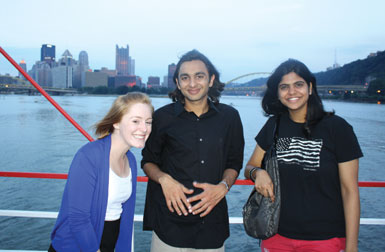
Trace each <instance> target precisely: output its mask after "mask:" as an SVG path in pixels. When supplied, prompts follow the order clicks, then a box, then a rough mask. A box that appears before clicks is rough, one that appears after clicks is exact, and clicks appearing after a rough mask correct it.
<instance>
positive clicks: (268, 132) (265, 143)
mask: <svg viewBox="0 0 385 252" xmlns="http://www.w3.org/2000/svg"><path fill="white" fill-rule="evenodd" d="M275 121H276V120H275V117H270V118H269V119H268V120H267V122H266V123H265V125H264V126H263V127H262V129H261V130H260V131H259V133H258V135H257V136H256V137H255V141H256V142H257V144H258V145H259V147H261V148H262V149H263V150H264V151H267V150H268V149H269V148H270V146H271V144H272V143H273V131H274V126H275Z"/></svg>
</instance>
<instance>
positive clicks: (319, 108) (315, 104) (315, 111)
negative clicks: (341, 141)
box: [262, 59, 334, 137]
mask: <svg viewBox="0 0 385 252" xmlns="http://www.w3.org/2000/svg"><path fill="white" fill-rule="evenodd" d="M291 72H293V73H296V74H297V75H298V76H300V77H301V78H303V79H304V80H305V81H306V84H307V85H308V86H310V83H312V93H311V95H309V99H308V101H307V113H306V121H305V124H304V133H305V136H306V137H310V134H311V129H312V128H313V127H314V126H315V125H316V124H317V123H318V122H319V121H320V120H321V119H322V118H323V117H324V116H326V115H332V114H334V112H326V111H325V110H324V107H323V105H322V101H321V98H320V97H319V95H318V92H317V81H316V78H315V77H314V75H313V74H312V73H311V72H310V70H309V69H308V68H307V67H306V65H305V64H303V63H302V62H300V61H298V60H295V59H289V60H287V61H285V62H283V63H281V64H280V65H279V66H278V67H277V69H275V71H274V72H273V74H272V75H271V76H270V77H269V79H268V80H267V90H266V93H265V95H264V96H263V99H262V108H263V110H264V111H265V115H266V116H269V115H281V114H284V113H288V109H287V107H286V106H284V105H283V104H282V103H281V102H280V100H279V99H278V84H279V83H280V82H281V80H282V77H283V76H284V75H286V74H288V73H291Z"/></svg>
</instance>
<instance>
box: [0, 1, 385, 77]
mask: <svg viewBox="0 0 385 252" xmlns="http://www.w3.org/2000/svg"><path fill="white" fill-rule="evenodd" d="M42 6H44V8H50V9H53V10H60V11H53V12H49V13H45V15H47V16H46V17H45V18H36V15H38V13H39V11H40V10H41V8H42ZM383 9H385V2H383V1H377V0H376V1H375V0H369V1H366V2H364V3H363V2H362V1H356V0H353V1H346V0H343V1H331V0H325V1H322V2H319V1H304V0H300V1H299V0H298V1H290V2H287V1H280V0H275V1H266V0H263V1H253V0H241V1H237V2H236V3H234V2H233V1H229V0H222V1H219V0H213V1H207V2H206V1H203V0H197V1H196V2H194V4H193V5H189V4H187V3H184V2H183V1H182V2H181V1H171V0H166V1H162V2H158V1H152V0H151V1H150V0H145V1H140V2H138V1H127V0H125V1H123V0H121V1H119V0H117V1H112V2H103V1H96V2H95V1H88V0H85V1H74V0H68V1H66V2H51V1H46V0H37V1H33V2H30V1H26V0H21V1H18V2H13V1H6V2H5V3H3V4H2V10H3V13H4V16H3V20H5V21H3V22H1V24H0V30H1V34H2V36H1V37H0V46H2V47H3V48H4V49H5V50H6V51H7V52H8V53H9V54H10V55H11V56H12V57H13V58H14V59H15V60H16V61H17V62H18V63H19V62H20V61H21V60H24V61H25V62H26V64H27V68H28V69H30V68H31V67H32V65H33V64H35V62H36V61H37V60H38V59H39V58H40V47H41V45H42V44H53V45H55V46H56V52H57V55H56V56H57V58H58V57H59V56H60V55H61V54H62V53H63V52H64V51H65V50H69V51H70V52H71V54H72V55H79V53H80V52H81V51H86V52H87V53H88V56H89V63H90V68H91V69H100V68H102V67H107V68H108V69H115V45H116V44H118V45H126V44H128V45H129V46H130V56H131V55H132V58H133V59H135V74H136V75H138V76H141V77H142V79H143V80H147V79H148V76H158V77H160V78H161V80H162V79H163V77H164V76H166V75H167V71H168V65H169V64H171V63H173V62H174V63H176V62H177V61H178V59H179V58H178V57H180V56H181V55H182V54H183V53H185V52H187V51H189V50H191V49H194V48H195V49H198V50H199V51H201V52H202V53H204V54H206V55H207V56H208V58H209V59H210V60H211V61H212V62H213V63H214V65H215V66H216V67H217V68H218V70H219V72H220V73H221V77H222V80H223V81H228V80H230V79H233V78H235V77H237V76H240V75H243V74H247V73H250V72H258V71H261V72H269V71H272V70H273V69H274V68H275V67H277V66H278V64H279V63H281V62H282V61H284V60H286V59H287V58H297V59H299V60H301V61H303V62H304V63H305V64H307V65H308V66H309V68H310V70H311V71H313V72H319V71H325V70H326V68H327V67H330V66H332V65H333V64H334V63H335V54H336V55H337V57H336V58H337V63H338V64H340V65H344V64H346V63H350V62H352V61H355V60H357V59H364V58H366V57H367V55H369V54H370V53H372V52H377V51H383V50H385V46H384V45H385V33H384V32H381V30H383V27H384V25H385V20H384V19H383V18H381V16H382V10H383ZM68 13H71V14H72V15H71V16H72V18H71V19H68V18H67V17H68V16H67V14H68ZM47 20H49V21H47ZM5 73H10V74H11V75H13V76H16V75H17V72H16V70H15V69H13V68H12V66H11V65H10V64H9V63H8V62H6V60H5V59H4V58H3V57H0V74H5Z"/></svg>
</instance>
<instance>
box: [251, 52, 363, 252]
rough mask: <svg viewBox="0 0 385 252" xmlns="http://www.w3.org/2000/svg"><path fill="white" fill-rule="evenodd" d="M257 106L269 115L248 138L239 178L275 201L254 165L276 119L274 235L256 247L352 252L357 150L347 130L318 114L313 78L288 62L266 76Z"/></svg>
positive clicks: (326, 115)
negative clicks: (252, 143)
mask: <svg viewBox="0 0 385 252" xmlns="http://www.w3.org/2000/svg"><path fill="white" fill-rule="evenodd" d="M262 107H263V110H264V112H265V114H266V115H268V116H271V117H270V118H269V119H268V121H267V122H266V124H265V125H264V127H263V128H262V129H261V131H260V132H259V133H258V135H257V136H256V138H255V139H256V141H257V145H256V148H255V150H254V152H253V154H252V156H251V158H250V160H249V161H248V163H247V166H246V169H245V176H246V177H247V178H250V179H252V180H253V181H255V188H256V190H257V191H258V192H259V193H261V194H263V195H264V196H265V197H270V198H271V199H272V200H274V191H273V184H272V181H271V179H270V177H269V175H268V174H267V172H266V171H265V170H263V169H260V168H259V167H261V163H262V159H263V157H264V154H265V151H266V150H268V148H269V147H270V146H271V144H272V141H273V129H274V126H275V124H276V119H277V117H280V123H279V126H278V127H279V131H278V132H279V133H278V138H277V144H276V149H277V158H278V164H279V172H280V181H281V215H280V222H279V228H278V234H276V235H274V236H273V237H271V238H269V239H266V240H263V241H262V244H261V250H262V251H269V252H274V251H330V252H333V251H336V252H340V251H344V250H345V251H346V252H347V251H357V243H358V230H359V221H360V201H359V191H358V159H359V158H360V157H362V152H361V149H360V146H359V144H358V141H357V138H356V136H355V134H354V132H353V128H352V127H351V126H350V125H349V124H348V123H347V122H346V121H345V120H344V119H342V118H341V117H338V116H336V115H334V113H331V112H325V111H324V108H323V105H322V102H321V100H320V98H319V96H318V93H317V88H316V79H315V77H314V75H313V74H312V73H311V72H310V71H309V69H308V68H307V67H306V66H305V65H304V64H303V63H302V62H299V61H297V60H293V59H289V60H287V61H285V62H283V63H282V64H281V65H280V66H279V67H278V68H277V69H276V70H275V71H274V73H273V74H272V75H271V76H270V77H269V79H268V81H267V91H266V93H265V95H264V97H263V100H262Z"/></svg>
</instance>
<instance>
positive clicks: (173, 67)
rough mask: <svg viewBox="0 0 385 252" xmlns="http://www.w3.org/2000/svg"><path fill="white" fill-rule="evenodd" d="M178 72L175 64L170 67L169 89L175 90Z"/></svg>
mask: <svg viewBox="0 0 385 252" xmlns="http://www.w3.org/2000/svg"><path fill="white" fill-rule="evenodd" d="M175 71H176V65H175V64H174V63H172V64H170V65H168V83H167V87H168V88H175V83H174V81H173V77H174V73H175Z"/></svg>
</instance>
